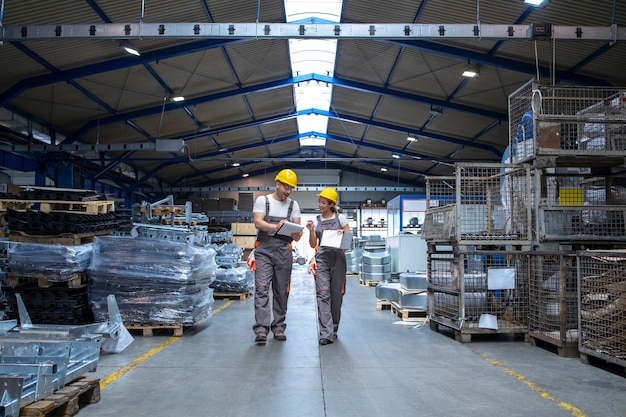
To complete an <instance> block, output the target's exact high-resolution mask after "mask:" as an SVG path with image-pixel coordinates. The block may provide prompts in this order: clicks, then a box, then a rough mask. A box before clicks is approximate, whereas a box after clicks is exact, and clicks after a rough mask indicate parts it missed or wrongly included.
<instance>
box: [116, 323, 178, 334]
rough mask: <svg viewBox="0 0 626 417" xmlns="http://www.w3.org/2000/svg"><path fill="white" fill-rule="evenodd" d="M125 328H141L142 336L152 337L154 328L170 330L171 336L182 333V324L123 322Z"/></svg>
mask: <svg viewBox="0 0 626 417" xmlns="http://www.w3.org/2000/svg"><path fill="white" fill-rule="evenodd" d="M124 327H126V329H127V330H141V332H142V336H144V337H152V336H154V331H155V330H172V331H173V332H174V333H173V336H176V337H180V336H182V335H183V330H184V326H183V325H182V324H168V323H152V324H150V323H124Z"/></svg>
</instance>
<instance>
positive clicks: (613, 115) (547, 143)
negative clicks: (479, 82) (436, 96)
mask: <svg viewBox="0 0 626 417" xmlns="http://www.w3.org/2000/svg"><path fill="white" fill-rule="evenodd" d="M509 144H510V149H511V162H514V163H515V162H522V161H526V160H529V159H531V158H534V157H537V156H538V155H542V154H554V153H558V154H563V153H571V154H575V155H578V156H580V155H591V156H593V155H606V154H607V152H608V153H613V154H615V155H624V153H626V89H623V88H615V87H559V86H540V85H539V84H538V83H537V82H536V81H535V80H530V81H529V82H527V83H526V84H524V85H523V86H522V87H520V88H519V89H517V90H516V91H515V92H513V93H512V94H511V95H509Z"/></svg>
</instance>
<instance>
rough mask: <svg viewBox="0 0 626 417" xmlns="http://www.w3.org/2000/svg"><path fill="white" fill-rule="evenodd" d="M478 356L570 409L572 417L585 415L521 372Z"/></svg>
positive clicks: (543, 396)
mask: <svg viewBox="0 0 626 417" xmlns="http://www.w3.org/2000/svg"><path fill="white" fill-rule="evenodd" d="M478 353H479V354H480V356H482V357H483V359H485V360H486V361H488V362H490V363H491V364H493V365H495V366H497V367H499V368H501V369H502V370H503V371H504V372H505V373H506V374H507V375H510V376H512V377H513V378H515V379H518V380H520V381H522V382H523V383H524V384H525V385H526V386H527V387H528V388H530V389H531V390H533V391H535V392H536V393H538V394H539V395H540V396H541V398H544V399H546V400H550V401H554V402H555V403H557V404H558V405H559V407H561V408H563V409H565V410H567V411H571V412H572V415H573V416H574V417H585V413H583V412H582V411H581V410H579V409H578V408H576V407H574V406H573V405H571V404H568V403H566V402H563V401H561V400H559V399H558V398H557V397H555V396H554V395H552V394H550V393H549V392H548V391H546V390H545V389H543V388H541V387H540V386H537V385H535V384H533V383H532V382H530V381H529V380H528V379H526V377H524V376H523V375H521V374H518V373H517V372H515V371H514V370H512V369H510V368H507V367H506V366H504V364H503V363H502V362H500V361H498V360H496V359H493V358H490V357H489V356H488V355H486V354H484V353H480V352H478Z"/></svg>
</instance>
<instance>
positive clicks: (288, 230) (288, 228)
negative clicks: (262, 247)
mask: <svg viewBox="0 0 626 417" xmlns="http://www.w3.org/2000/svg"><path fill="white" fill-rule="evenodd" d="M303 230H304V226H301V225H299V224H296V223H292V222H285V223H283V224H282V225H281V226H280V228H279V229H278V230H277V231H276V233H275V235H283V236H291V234H292V233H300V232H302V231H303Z"/></svg>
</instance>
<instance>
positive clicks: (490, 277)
mask: <svg viewBox="0 0 626 417" xmlns="http://www.w3.org/2000/svg"><path fill="white" fill-rule="evenodd" d="M487 289H488V290H512V289H515V268H488V269H487Z"/></svg>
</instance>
